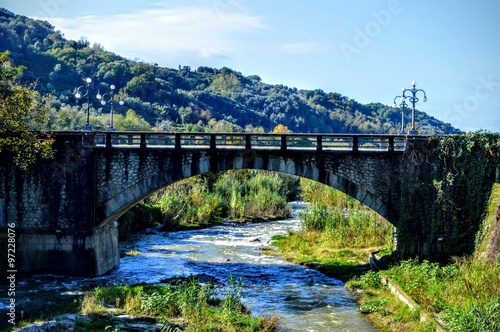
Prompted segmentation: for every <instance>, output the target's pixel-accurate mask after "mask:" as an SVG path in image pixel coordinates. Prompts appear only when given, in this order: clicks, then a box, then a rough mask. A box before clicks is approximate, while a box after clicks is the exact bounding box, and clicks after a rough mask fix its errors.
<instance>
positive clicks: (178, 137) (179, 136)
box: [175, 133, 181, 150]
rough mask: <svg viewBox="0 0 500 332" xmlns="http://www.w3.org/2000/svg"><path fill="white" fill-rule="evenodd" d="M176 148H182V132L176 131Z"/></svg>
mask: <svg viewBox="0 0 500 332" xmlns="http://www.w3.org/2000/svg"><path fill="white" fill-rule="evenodd" d="M175 149H176V150H180V149H181V134H180V133H175Z"/></svg>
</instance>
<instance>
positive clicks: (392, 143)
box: [389, 136, 394, 152]
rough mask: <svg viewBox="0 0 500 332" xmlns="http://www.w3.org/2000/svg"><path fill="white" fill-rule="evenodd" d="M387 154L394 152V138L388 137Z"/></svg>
mask: <svg viewBox="0 0 500 332" xmlns="http://www.w3.org/2000/svg"><path fill="white" fill-rule="evenodd" d="M389 152H394V136H391V137H389Z"/></svg>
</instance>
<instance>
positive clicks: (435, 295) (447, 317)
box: [384, 258, 500, 331]
mask: <svg viewBox="0 0 500 332" xmlns="http://www.w3.org/2000/svg"><path fill="white" fill-rule="evenodd" d="M384 273H385V274H388V275H389V276H390V277H391V278H392V279H393V280H395V281H396V282H397V283H398V284H399V285H400V286H401V287H402V288H403V289H404V290H405V291H406V292H407V293H408V294H409V295H410V296H412V297H413V298H414V299H415V300H416V301H417V303H419V304H420V305H421V306H423V307H424V308H425V309H427V310H429V311H431V312H434V313H436V314H439V316H440V318H441V319H442V320H443V322H444V323H445V324H446V327H447V329H448V331H500V262H498V261H497V262H496V263H493V264H490V263H487V262H485V261H483V260H481V259H472V258H471V259H467V258H460V259H456V260H455V262H454V264H450V265H447V266H444V267H441V266H439V265H438V264H436V263H429V262H427V261H423V262H418V261H417V260H409V261H404V262H402V263H401V264H400V265H399V266H396V267H393V268H391V269H390V270H388V271H386V272H384Z"/></svg>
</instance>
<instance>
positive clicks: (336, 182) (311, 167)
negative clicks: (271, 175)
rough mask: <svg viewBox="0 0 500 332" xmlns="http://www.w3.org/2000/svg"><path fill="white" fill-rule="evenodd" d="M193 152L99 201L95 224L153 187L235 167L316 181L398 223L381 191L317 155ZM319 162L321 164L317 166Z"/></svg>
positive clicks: (111, 218) (113, 217)
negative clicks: (230, 154) (337, 169)
mask: <svg viewBox="0 0 500 332" xmlns="http://www.w3.org/2000/svg"><path fill="white" fill-rule="evenodd" d="M194 155H195V153H193V156H192V157H193V158H191V159H190V160H191V162H190V163H186V162H183V163H177V165H176V164H175V163H170V164H169V165H170V166H169V167H167V168H165V169H164V170H163V171H160V172H158V173H157V174H152V175H151V176H149V177H147V178H145V179H144V180H143V181H141V182H138V183H135V184H133V185H131V186H129V187H128V188H124V189H123V190H121V191H120V192H119V193H117V194H115V195H113V196H112V197H111V198H109V199H107V200H106V202H104V203H103V204H100V205H98V207H97V210H98V226H103V225H106V224H108V223H109V222H112V221H115V220H117V219H118V218H119V217H120V216H122V215H123V214H124V213H125V212H127V211H128V210H129V209H131V208H132V207H133V206H135V205H136V204H137V203H139V202H141V201H142V200H143V199H145V198H146V197H148V196H149V195H151V194H152V193H154V192H155V191H158V190H160V189H162V188H164V187H166V186H168V185H169V184H172V183H174V182H176V181H179V180H182V179H185V178H188V177H191V176H195V175H200V174H204V173H208V172H218V171H225V170H238V169H261V170H267V171H272V172H280V173H286V174H290V175H296V176H300V177H304V178H307V179H311V180H314V181H318V182H320V183H323V184H325V185H328V186H330V187H332V188H335V189H337V190H339V191H341V192H343V193H345V194H347V195H349V196H351V197H353V198H355V199H356V200H358V201H360V202H361V203H363V204H364V205H366V206H368V207H369V208H371V209H372V210H374V211H375V212H377V213H378V214H379V215H381V216H382V217H383V218H385V219H387V220H388V221H389V222H391V223H392V224H393V225H397V222H398V220H397V218H396V217H397V214H396V213H394V211H391V209H390V206H388V204H387V203H386V202H385V201H384V199H382V198H381V197H380V195H377V194H376V193H373V192H371V191H370V190H368V189H367V188H365V187H364V186H363V185H362V184H360V183H355V182H354V181H352V180H350V179H348V178H346V177H341V176H339V174H336V172H335V168H336V167H327V165H326V164H325V163H324V162H321V161H320V160H318V159H319V158H317V156H307V157H304V155H300V156H294V158H284V157H283V156H280V155H277V156H272V155H267V156H266V155H264V156H259V155H257V154H255V153H253V154H250V155H236V156H230V158H227V157H228V156H225V158H221V157H220V156H217V159H216V160H217V162H214V158H213V156H210V155H207V154H196V157H194ZM249 156H250V158H249ZM184 160H186V158H184ZM318 164H321V165H320V166H319V167H318ZM330 166H331V165H330ZM391 212H392V213H391Z"/></svg>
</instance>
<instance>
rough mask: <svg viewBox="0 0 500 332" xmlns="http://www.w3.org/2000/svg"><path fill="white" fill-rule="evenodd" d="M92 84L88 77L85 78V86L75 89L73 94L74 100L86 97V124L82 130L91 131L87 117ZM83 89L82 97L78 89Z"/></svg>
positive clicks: (88, 115)
mask: <svg viewBox="0 0 500 332" xmlns="http://www.w3.org/2000/svg"><path fill="white" fill-rule="evenodd" d="M91 83H92V79H91V78H90V77H87V78H86V79H85V85H82V86H79V87H78V88H77V89H76V92H75V98H76V99H80V98H82V97H87V123H86V124H85V127H83V130H92V127H91V126H90V124H89V117H90V94H89V92H90V84H91ZM83 88H85V94H84V95H83V96H82V94H81V93H80V89H83Z"/></svg>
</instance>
